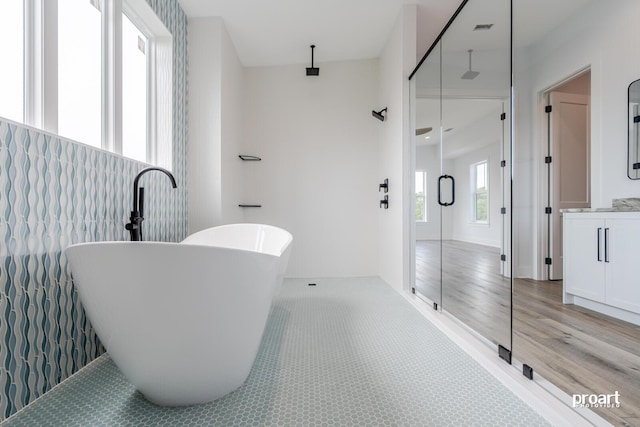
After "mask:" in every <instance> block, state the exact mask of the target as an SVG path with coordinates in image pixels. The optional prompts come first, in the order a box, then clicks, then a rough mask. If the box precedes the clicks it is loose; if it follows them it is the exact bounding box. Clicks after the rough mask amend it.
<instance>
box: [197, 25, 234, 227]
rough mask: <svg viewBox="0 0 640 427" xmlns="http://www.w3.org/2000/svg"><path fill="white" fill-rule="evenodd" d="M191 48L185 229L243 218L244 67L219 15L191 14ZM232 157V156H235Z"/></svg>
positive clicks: (210, 225)
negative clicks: (187, 221) (241, 206)
mask: <svg viewBox="0 0 640 427" xmlns="http://www.w3.org/2000/svg"><path fill="white" fill-rule="evenodd" d="M188 30H189V31H188V33H189V39H188V49H189V142H188V149H187V156H188V161H187V173H188V191H189V197H188V200H189V233H193V232H195V231H198V230H202V229H204V228H207V227H212V226H215V225H220V224H224V223H229V222H239V221H241V220H242V215H243V212H242V210H240V208H238V207H237V205H238V203H239V202H238V200H239V199H240V197H241V191H242V190H241V189H242V188H243V183H242V180H243V174H242V172H241V169H240V165H239V163H240V161H239V159H238V158H237V155H238V154H239V153H238V151H239V146H240V145H241V143H242V129H243V123H244V117H243V106H242V101H243V97H242V92H243V87H244V82H243V75H244V72H243V67H242V65H241V64H240V61H239V59H238V56H237V54H236V51H235V48H234V46H233V44H232V42H231V39H230V38H229V35H228V34H227V31H226V29H225V27H224V24H223V22H222V20H221V19H220V18H191V19H189V22H188ZM234 156H235V157H234Z"/></svg>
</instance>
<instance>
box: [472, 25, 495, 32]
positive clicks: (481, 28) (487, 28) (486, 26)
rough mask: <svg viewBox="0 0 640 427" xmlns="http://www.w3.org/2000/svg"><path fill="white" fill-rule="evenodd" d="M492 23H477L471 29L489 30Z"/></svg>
mask: <svg viewBox="0 0 640 427" xmlns="http://www.w3.org/2000/svg"><path fill="white" fill-rule="evenodd" d="M491 27H493V24H477V25H476V27H475V28H474V29H473V31H486V30H490V29H491Z"/></svg>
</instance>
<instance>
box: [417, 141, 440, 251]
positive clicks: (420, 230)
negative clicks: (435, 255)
mask: <svg viewBox="0 0 640 427" xmlns="http://www.w3.org/2000/svg"><path fill="white" fill-rule="evenodd" d="M416 170H423V171H426V172H427V198H426V204H427V205H426V209H427V222H416V239H417V240H438V239H440V205H439V204H438V200H437V197H436V194H437V191H438V177H439V176H440V150H439V147H438V145H427V146H418V147H416Z"/></svg>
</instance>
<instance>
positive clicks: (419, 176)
mask: <svg viewBox="0 0 640 427" xmlns="http://www.w3.org/2000/svg"><path fill="white" fill-rule="evenodd" d="M416 222H427V172H426V171H416Z"/></svg>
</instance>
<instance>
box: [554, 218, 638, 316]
mask: <svg viewBox="0 0 640 427" xmlns="http://www.w3.org/2000/svg"><path fill="white" fill-rule="evenodd" d="M563 217H564V224H563V229H564V235H563V241H564V242H563V243H564V248H563V259H564V282H563V288H564V289H563V291H564V292H563V301H564V302H565V303H573V304H577V305H581V306H583V307H587V308H590V309H592V310H596V311H600V312H602V313H604V314H607V315H609V316H613V317H617V318H620V319H622V320H626V321H629V322H632V323H636V324H640V212H580V213H564V216H563Z"/></svg>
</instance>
